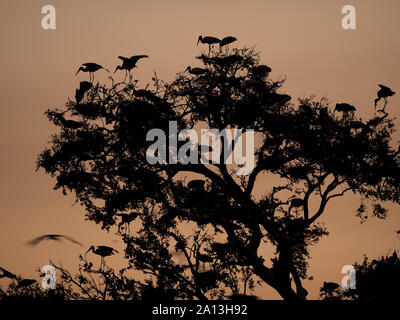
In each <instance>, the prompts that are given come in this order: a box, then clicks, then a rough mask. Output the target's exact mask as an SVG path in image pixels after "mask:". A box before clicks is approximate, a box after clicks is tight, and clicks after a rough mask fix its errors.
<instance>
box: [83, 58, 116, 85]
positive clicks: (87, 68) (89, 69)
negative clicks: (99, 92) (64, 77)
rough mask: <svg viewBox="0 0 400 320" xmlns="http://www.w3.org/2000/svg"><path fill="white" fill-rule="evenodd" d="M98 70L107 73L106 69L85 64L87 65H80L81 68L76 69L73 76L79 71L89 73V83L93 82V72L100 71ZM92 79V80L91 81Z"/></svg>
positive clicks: (94, 64) (92, 64) (90, 63)
mask: <svg viewBox="0 0 400 320" xmlns="http://www.w3.org/2000/svg"><path fill="white" fill-rule="evenodd" d="M100 69H104V70H106V71H107V72H110V71H108V70H107V69H106V68H104V67H103V66H101V65H99V64H97V63H94V62H87V63H82V66H81V67H80V68H79V69H78V71H77V72H76V73H75V75H77V74H78V73H79V71H83V72H89V77H90V82H93V80H94V72H96V71H98V70H100ZM92 77H93V79H92Z"/></svg>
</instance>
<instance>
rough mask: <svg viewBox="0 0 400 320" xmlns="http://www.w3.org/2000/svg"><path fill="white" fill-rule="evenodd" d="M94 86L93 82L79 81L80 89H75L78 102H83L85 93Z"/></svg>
mask: <svg viewBox="0 0 400 320" xmlns="http://www.w3.org/2000/svg"><path fill="white" fill-rule="evenodd" d="M92 87H93V84H92V83H91V82H89V81H81V82H80V83H79V89H76V91H75V99H76V103H79V102H81V101H82V99H83V97H84V95H85V93H86V92H87V91H88V90H89V89H90V88H92Z"/></svg>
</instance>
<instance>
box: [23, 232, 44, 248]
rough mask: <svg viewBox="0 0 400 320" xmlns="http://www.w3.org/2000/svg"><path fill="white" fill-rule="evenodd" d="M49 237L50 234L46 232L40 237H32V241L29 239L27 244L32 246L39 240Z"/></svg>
mask: <svg viewBox="0 0 400 320" xmlns="http://www.w3.org/2000/svg"><path fill="white" fill-rule="evenodd" d="M47 238H48V235H47V234H46V235H44V236H40V237H37V238H35V239H32V240H31V241H28V242H27V243H26V244H27V245H30V246H36V245H37V244H38V243H39V242H41V241H43V240H45V239H47Z"/></svg>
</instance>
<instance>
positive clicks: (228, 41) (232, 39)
mask: <svg viewBox="0 0 400 320" xmlns="http://www.w3.org/2000/svg"><path fill="white" fill-rule="evenodd" d="M236 40H237V39H236V38H235V37H232V36H228V37H225V38H223V39H222V40H221V42H220V43H219V48H220V49H221V48H222V47H223V46H228V45H229V44H231V43H232V42H235V41H236Z"/></svg>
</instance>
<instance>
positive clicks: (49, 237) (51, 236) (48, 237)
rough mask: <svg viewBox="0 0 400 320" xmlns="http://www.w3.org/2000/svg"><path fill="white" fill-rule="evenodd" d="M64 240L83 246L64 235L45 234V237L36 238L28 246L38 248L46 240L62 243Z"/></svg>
mask: <svg viewBox="0 0 400 320" xmlns="http://www.w3.org/2000/svg"><path fill="white" fill-rule="evenodd" d="M62 239H65V240H68V241H71V242H73V243H75V244H78V245H80V246H82V245H81V244H80V243H79V242H78V241H76V240H74V239H72V238H71V237H69V236H66V235H62V234H45V235H43V236H40V237H37V238H35V239H33V240H31V241H29V242H27V244H28V245H31V246H36V245H38V244H39V243H40V242H42V241H44V240H54V241H61V240H62Z"/></svg>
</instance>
